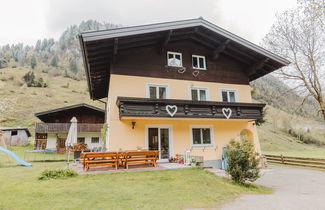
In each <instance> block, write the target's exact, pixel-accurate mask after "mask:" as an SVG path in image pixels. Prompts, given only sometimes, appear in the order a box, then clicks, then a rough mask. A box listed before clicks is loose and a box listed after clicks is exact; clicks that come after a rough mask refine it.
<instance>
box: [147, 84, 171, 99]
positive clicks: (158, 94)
mask: <svg viewBox="0 0 325 210" xmlns="http://www.w3.org/2000/svg"><path fill="white" fill-rule="evenodd" d="M167 89H168V86H167V85H156V84H149V85H148V93H147V96H148V97H149V98H151V99H166V98H167Z"/></svg>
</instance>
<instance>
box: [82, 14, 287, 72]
mask: <svg viewBox="0 0 325 210" xmlns="http://www.w3.org/2000/svg"><path fill="white" fill-rule="evenodd" d="M196 26H203V27H205V28H207V29H209V30H211V31H213V32H215V33H218V34H220V35H222V36H224V37H226V38H228V39H231V40H233V41H235V42H237V43H239V44H241V45H243V46H245V47H247V48H249V49H251V50H254V51H256V52H258V53H260V54H262V55H264V56H266V57H269V58H271V59H273V60H275V61H277V62H279V63H281V64H282V65H285V66H286V65H288V64H290V62H289V61H288V60H287V59H285V58H282V57H280V56H278V55H276V54H274V53H272V52H270V51H268V50H266V49H264V48H262V47H260V46H258V45H256V44H254V43H252V42H250V41H248V40H246V39H243V38H241V37H239V36H237V35H235V34H233V33H231V32H229V31H227V30H225V29H223V28H221V27H219V26H217V25H215V24H213V23H211V22H209V21H206V20H204V19H202V18H198V19H190V20H182V21H174V22H167V23H157V24H149V25H142V26H133V27H125V28H117V29H110V30H103V31H95V32H85V33H81V34H80V36H79V38H80V39H82V43H83V44H84V42H90V41H97V40H103V39H111V38H118V37H124V36H131V35H138V34H145V33H153V32H159V31H165V30H173V29H179V28H187V27H196Z"/></svg>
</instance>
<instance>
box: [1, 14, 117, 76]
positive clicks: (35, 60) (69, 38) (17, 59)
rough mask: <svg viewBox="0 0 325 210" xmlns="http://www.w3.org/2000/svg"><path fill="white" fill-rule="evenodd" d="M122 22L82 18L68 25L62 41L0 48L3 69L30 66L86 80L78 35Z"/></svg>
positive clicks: (20, 44)
mask: <svg viewBox="0 0 325 210" xmlns="http://www.w3.org/2000/svg"><path fill="white" fill-rule="evenodd" d="M117 27H119V25H115V24H111V23H100V22H97V21H95V20H88V21H83V22H81V23H80V24H79V25H72V26H70V27H68V28H67V29H66V30H65V31H64V32H63V33H62V34H61V36H60V38H59V40H54V39H53V38H49V39H43V40H38V41H37V42H36V43H35V45H33V46H29V45H24V44H23V43H18V44H14V45H9V44H8V45H4V46H2V47H0V69H1V68H5V67H8V66H11V67H28V66H29V67H31V69H40V70H41V71H42V72H44V73H48V74H51V75H65V76H66V77H71V78H73V79H79V80H80V79H84V70H83V64H82V58H81V52H80V46H79V41H78V38H77V35H78V34H79V33H80V32H84V31H92V30H104V29H111V28H117Z"/></svg>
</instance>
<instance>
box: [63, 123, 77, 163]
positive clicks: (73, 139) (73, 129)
mask: <svg viewBox="0 0 325 210" xmlns="http://www.w3.org/2000/svg"><path fill="white" fill-rule="evenodd" d="M70 122H71V126H70V128H69V132H68V136H67V140H66V141H65V147H66V148H67V149H68V167H69V161H70V149H69V147H70V146H73V144H74V143H77V137H78V126H77V122H78V121H77V118H76V117H73V118H72V119H71V121H70Z"/></svg>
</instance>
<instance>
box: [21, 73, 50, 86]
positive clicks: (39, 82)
mask: <svg viewBox="0 0 325 210" xmlns="http://www.w3.org/2000/svg"><path fill="white" fill-rule="evenodd" d="M23 80H24V81H25V82H26V84H27V87H44V88H46V87H47V86H48V85H47V83H46V82H44V80H43V78H42V77H39V78H36V77H35V74H34V72H32V71H29V72H28V73H26V74H25V75H24V76H23Z"/></svg>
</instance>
